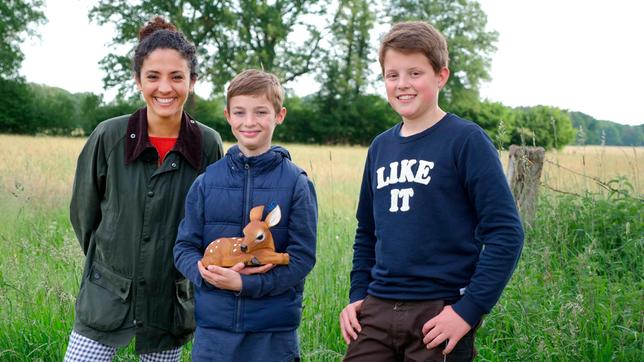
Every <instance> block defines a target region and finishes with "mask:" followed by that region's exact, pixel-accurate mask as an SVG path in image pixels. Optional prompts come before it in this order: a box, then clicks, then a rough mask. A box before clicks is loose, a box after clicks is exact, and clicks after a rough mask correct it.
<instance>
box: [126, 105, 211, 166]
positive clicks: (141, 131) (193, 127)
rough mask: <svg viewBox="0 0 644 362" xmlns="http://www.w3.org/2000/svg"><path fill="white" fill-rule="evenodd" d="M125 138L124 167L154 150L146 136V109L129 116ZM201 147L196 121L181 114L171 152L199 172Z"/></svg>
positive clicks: (186, 114) (201, 141)
mask: <svg viewBox="0 0 644 362" xmlns="http://www.w3.org/2000/svg"><path fill="white" fill-rule="evenodd" d="M125 138H126V141H125V164H126V165H127V164H131V163H133V162H134V161H136V160H137V159H138V158H139V156H141V154H142V153H143V152H144V151H145V150H147V149H148V148H154V145H152V142H150V137H149V136H148V113H147V108H145V107H144V108H141V109H139V110H137V111H136V112H134V113H133V114H132V115H131V116H130V119H129V121H128V124H127V133H126V134H125ZM202 145H203V140H202V137H201V130H200V129H199V126H198V125H197V121H195V120H194V119H192V117H190V116H189V115H188V113H186V112H183V114H182V116H181V128H180V129H179V137H178V138H177V143H176V144H175V145H174V148H173V149H172V150H173V151H176V152H178V153H180V154H181V155H182V156H183V158H185V159H186V161H188V163H189V164H190V165H191V166H192V167H193V168H194V169H195V170H201V163H202V161H203V160H202V158H203V156H202V152H201V151H202Z"/></svg>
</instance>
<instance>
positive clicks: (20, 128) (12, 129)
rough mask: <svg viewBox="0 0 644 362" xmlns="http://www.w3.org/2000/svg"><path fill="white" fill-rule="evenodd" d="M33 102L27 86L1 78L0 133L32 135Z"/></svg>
mask: <svg viewBox="0 0 644 362" xmlns="http://www.w3.org/2000/svg"><path fill="white" fill-rule="evenodd" d="M31 100H32V96H31V93H30V90H29V86H28V85H27V84H25V83H23V82H21V81H14V80H5V79H2V78H0V132H7V133H30V129H31V128H32V125H31V124H30V121H31V113H32V107H31Z"/></svg>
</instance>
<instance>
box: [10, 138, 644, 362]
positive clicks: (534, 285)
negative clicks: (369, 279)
mask: <svg viewBox="0 0 644 362" xmlns="http://www.w3.org/2000/svg"><path fill="white" fill-rule="evenodd" d="M83 143H84V139H76V138H54V137H23V136H9V135H0V144H1V145H2V146H3V147H2V148H3V151H4V152H3V153H2V154H1V155H0V205H1V206H2V207H1V208H0V305H2V307H1V308H0V360H2V361H60V360H62V355H63V353H64V350H65V347H66V343H67V337H68V334H69V331H70V328H71V325H72V320H73V302H74V299H75V296H76V293H77V291H78V286H79V283H80V281H79V279H80V273H81V267H82V253H81V251H80V247H79V246H78V242H77V241H76V240H75V238H74V235H73V232H72V230H71V227H70V225H69V221H68V216H67V207H68V202H69V195H70V190H71V185H72V181H73V171H74V167H75V162H76V158H77V156H78V153H79V151H80V149H81V147H82V145H83ZM286 147H287V149H289V151H290V152H291V154H292V156H293V159H294V161H295V162H296V163H297V164H299V165H300V166H301V167H303V168H304V169H306V170H307V172H308V174H309V176H310V177H311V178H312V179H313V181H314V183H315V185H316V189H317V192H318V199H319V207H320V224H319V235H318V236H319V238H318V262H317V264H316V267H315V269H314V271H313V272H312V274H311V275H310V276H309V278H308V280H307V284H306V285H307V287H306V288H307V289H306V293H305V308H304V318H303V323H302V326H301V328H300V336H301V347H302V352H303V357H304V358H303V359H304V361H337V360H340V359H341V356H342V354H343V352H344V348H345V347H344V342H343V341H342V338H341V336H340V333H339V328H338V325H337V315H338V314H339V312H340V310H341V309H342V308H343V307H344V305H345V303H346V301H347V294H348V286H349V271H350V267H351V257H352V249H351V248H352V242H353V233H354V231H355V219H354V214H355V209H356V206H357V205H356V202H357V201H356V200H357V194H358V190H359V186H360V179H361V177H362V168H363V164H364V158H365V156H366V148H364V147H348V146H337V147H331V146H305V145H287V146H286ZM500 158H501V160H502V162H503V163H504V164H506V163H507V153H506V152H501V154H500ZM546 159H547V162H546V164H545V167H544V173H543V176H542V183H543V184H544V187H542V189H541V194H542V196H541V199H540V201H539V202H540V204H539V205H540V209H539V211H538V213H537V221H536V223H535V225H534V227H533V228H532V229H530V230H528V232H527V235H526V244H525V248H524V252H523V256H522V260H521V262H520V264H519V266H518V268H517V271H516V273H515V275H514V277H513V279H512V281H511V282H510V284H509V286H508V288H507V289H506V291H505V293H504V295H503V297H502V298H501V301H500V302H499V305H498V306H497V307H496V308H495V309H494V310H493V312H492V313H491V314H490V315H489V316H488V317H487V318H486V319H485V324H484V325H483V327H482V328H481V329H480V331H479V333H478V339H477V348H478V349H479V359H478V360H480V361H643V360H644V352H642V351H643V350H644V342H643V341H642V332H644V330H643V325H644V314H643V313H644V292H643V291H644V261H642V257H641V256H642V255H644V254H643V253H642V252H643V251H644V239H643V238H644V222H643V220H642V214H644V212H643V211H644V207H643V206H642V205H643V204H644V202H642V201H641V199H642V198H643V195H644V184H643V182H644V181H643V180H644V162H643V161H644V148H626V147H596V146H586V147H566V148H565V149H564V150H562V151H559V152H548V153H547V154H546ZM612 180H613V181H612ZM597 181H601V182H604V183H610V184H611V185H612V186H613V187H615V188H619V189H620V190H621V189H623V190H625V193H624V194H626V195H627V196H623V194H620V195H619V196H615V195H610V193H609V192H607V191H606V189H605V188H603V187H602V186H600V185H599V183H598V182H597ZM553 190H558V191H553ZM570 194H574V195H570ZM638 199H640V200H639V201H637V200H638ZM188 355H189V354H188V351H185V353H184V357H185V358H184V359H185V360H188ZM118 358H119V360H122V361H130V360H132V361H134V360H136V359H132V357H131V355H130V354H128V353H121V354H119V357H118Z"/></svg>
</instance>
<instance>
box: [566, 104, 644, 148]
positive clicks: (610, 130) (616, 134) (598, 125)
mask: <svg viewBox="0 0 644 362" xmlns="http://www.w3.org/2000/svg"><path fill="white" fill-rule="evenodd" d="M570 119H571V120H572V125H573V127H574V128H575V130H576V131H577V144H579V145H608V146H636V147H638V146H644V125H639V126H629V125H621V124H617V123H614V122H610V121H600V120H597V119H595V118H593V117H591V116H589V115H587V114H585V113H582V112H570Z"/></svg>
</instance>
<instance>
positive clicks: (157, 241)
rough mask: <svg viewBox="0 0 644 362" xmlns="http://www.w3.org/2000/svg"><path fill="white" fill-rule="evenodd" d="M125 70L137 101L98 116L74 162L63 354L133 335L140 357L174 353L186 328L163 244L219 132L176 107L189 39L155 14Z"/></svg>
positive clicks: (100, 352)
mask: <svg viewBox="0 0 644 362" xmlns="http://www.w3.org/2000/svg"><path fill="white" fill-rule="evenodd" d="M132 63H133V73H134V78H135V80H136V84H137V88H138V89H139V91H140V92H141V94H142V95H143V98H144V99H145V103H146V107H144V108H142V109H139V110H138V111H136V112H135V113H134V114H132V115H129V116H122V117H117V118H113V119H110V120H107V121H105V122H102V123H101V124H99V125H98V126H97V127H96V129H95V130H94V132H92V134H91V135H90V137H89V139H88V140H87V143H86V144H85V147H84V148H83V150H82V152H81V154H80V156H79V158H78V164H77V168H76V176H75V179H74V187H73V191H72V201H71V206H70V216H71V222H72V225H73V227H74V230H75V232H76V236H77V237H78V240H79V242H80V244H81V246H82V248H83V252H84V253H85V256H86V261H85V269H84V272H83V279H82V282H81V287H80V292H79V295H78V298H77V300H76V319H75V321H74V330H73V331H72V333H71V336H70V341H69V345H68V347H67V353H66V355H65V361H111V359H112V356H113V355H114V354H115V353H116V350H117V348H118V347H121V346H126V345H127V344H128V343H129V342H130V341H131V340H132V338H134V337H136V338H135V341H136V352H137V353H138V354H139V355H140V358H141V360H142V361H157V360H163V361H178V360H179V358H180V355H181V346H182V345H183V344H184V343H186V342H187V341H188V340H189V339H190V337H191V335H192V331H193V330H194V317H193V310H194V304H193V300H192V291H191V290H190V284H189V282H188V281H187V280H186V279H185V278H183V276H182V275H181V274H180V273H179V272H177V270H176V269H175V268H174V267H173V261H172V248H173V246H174V241H175V237H176V233H177V227H178V224H179V222H180V221H181V219H182V218H183V211H184V208H183V205H184V200H185V195H186V193H187V191H188V189H189V187H190V185H191V184H192V182H193V181H194V180H195V178H196V177H197V176H198V175H199V174H200V173H202V172H203V171H204V170H205V168H206V166H208V165H209V164H210V163H212V162H214V161H216V160H218V159H219V158H221V156H222V153H223V150H222V143H221V137H220V136H219V134H218V133H217V132H215V131H214V130H212V129H210V128H208V127H206V126H204V125H202V124H200V123H199V122H197V121H195V120H194V119H192V118H191V117H190V116H189V115H188V114H187V113H185V112H184V110H183V107H184V105H185V102H186V100H187V98H188V95H189V93H190V92H191V91H192V90H193V87H194V84H195V81H196V80H197V73H196V70H197V69H196V68H197V59H196V49H195V47H194V45H192V44H191V43H189V42H188V41H187V40H186V38H185V37H184V36H183V34H182V33H180V32H178V31H177V30H176V28H175V27H174V25H172V24H170V23H168V22H166V21H165V20H163V19H162V18H159V17H157V18H154V19H153V20H152V21H151V22H149V23H148V24H146V25H145V26H144V27H143V28H141V29H140V31H139V44H138V46H137V48H136V50H135V53H134V59H133V62H132Z"/></svg>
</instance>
